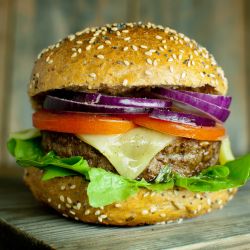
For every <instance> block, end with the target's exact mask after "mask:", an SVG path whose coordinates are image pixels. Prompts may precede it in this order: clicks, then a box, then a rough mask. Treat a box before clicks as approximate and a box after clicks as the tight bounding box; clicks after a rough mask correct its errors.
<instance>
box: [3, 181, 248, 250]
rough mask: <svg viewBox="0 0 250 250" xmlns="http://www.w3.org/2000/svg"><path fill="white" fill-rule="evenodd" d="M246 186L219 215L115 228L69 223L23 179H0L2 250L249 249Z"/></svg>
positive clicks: (215, 213)
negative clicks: (37, 197) (35, 195)
mask: <svg viewBox="0 0 250 250" xmlns="http://www.w3.org/2000/svg"><path fill="white" fill-rule="evenodd" d="M249 191H250V183H249V184H248V185H247V186H245V187H244V188H241V190H240V191H239V192H238V194H237V196H236V198H234V199H233V200H232V201H231V202H230V203H229V204H228V205H227V206H226V207H225V208H224V209H223V210H219V211H216V212H214V213H210V214H208V215H205V216H202V217H199V218H195V219H189V220H184V221H183V222H182V223H181V224H177V223H172V224H166V225H154V226H142V227H134V228H118V227H106V226H96V225H88V224H83V223H80V222H76V221H71V220H67V219H65V218H63V217H61V216H59V215H58V214H57V213H55V212H54V211H53V210H52V209H50V208H46V207H44V206H41V205H40V204H39V203H37V202H36V201H35V200H34V199H33V197H32V195H31V194H30V192H29V191H28V190H27V188H26V187H25V186H24V184H23V183H22V181H21V178H19V179H17V178H7V177H4V178H3V177H0V249H51V248H52V249H120V250H123V249H133V250H134V249H226V248H227V249H237V250H238V249H250V199H249Z"/></svg>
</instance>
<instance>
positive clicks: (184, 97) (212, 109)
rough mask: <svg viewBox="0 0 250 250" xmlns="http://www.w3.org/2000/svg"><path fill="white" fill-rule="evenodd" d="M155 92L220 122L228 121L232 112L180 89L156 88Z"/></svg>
mask: <svg viewBox="0 0 250 250" xmlns="http://www.w3.org/2000/svg"><path fill="white" fill-rule="evenodd" d="M153 92H154V93H155V95H157V96H158V97H161V98H168V99H170V100H174V101H176V102H180V103H182V104H186V105H188V106H191V107H193V108H195V109H197V110H199V111H201V112H202V113H205V114H207V115H208V116H210V117H212V118H213V119H216V120H217V121H220V122H224V121H226V119H227V118H228V116H229V114H230V111H229V110H228V109H225V108H223V107H220V106H217V105H215V104H213V103H210V102H207V101H204V100H202V99H199V98H197V97H194V96H191V95H188V94H186V93H184V92H181V91H178V90H173V89H166V88H155V89H154V90H153Z"/></svg>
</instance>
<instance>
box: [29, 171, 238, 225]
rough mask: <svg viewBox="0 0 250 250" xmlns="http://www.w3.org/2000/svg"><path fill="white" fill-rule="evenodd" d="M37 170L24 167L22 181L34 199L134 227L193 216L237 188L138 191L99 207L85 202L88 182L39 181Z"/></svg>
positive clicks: (79, 216)
mask: <svg viewBox="0 0 250 250" xmlns="http://www.w3.org/2000/svg"><path fill="white" fill-rule="evenodd" d="M41 177H42V173H41V171H40V170H39V169H37V168H33V167H30V168H28V169H26V173H25V177H24V179H25V182H26V184H27V185H28V186H29V188H30V189H31V191H32V193H33V195H34V196H35V197H36V199H37V200H39V201H41V202H42V203H44V204H46V205H48V206H50V207H52V208H54V209H55V210H57V211H58V212H59V213H60V214H62V215H63V216H65V217H69V218H72V219H75V220H80V221H83V222H88V223H98V224H105V225H118V226H136V225H144V224H155V223H165V222H171V221H175V220H177V221H178V222H181V220H182V219H183V218H191V217H196V216H199V215H202V214H206V213H209V212H211V211H212V210H214V209H218V208H223V206H224V205H225V204H226V203H227V202H228V201H229V200H231V199H232V198H233V196H234V194H235V193H236V191H237V189H229V190H223V191H219V192H211V193H207V192H206V193H193V192H190V191H188V190H184V189H181V190H177V189H174V190H166V191H163V192H159V193H157V192H152V191H149V190H147V189H140V191H139V192H138V193H137V194H136V195H134V196H132V197H130V198H128V199H127V200H126V201H123V202H120V203H115V204H112V205H108V206H105V207H101V208H93V207H91V206H90V205H89V203H88V198H87V192H86V189H87V185H88V183H87V182H86V181H85V180H84V179H83V178H82V177H80V176H74V177H63V178H54V179H51V180H49V181H42V180H41Z"/></svg>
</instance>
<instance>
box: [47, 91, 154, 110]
mask: <svg viewBox="0 0 250 250" xmlns="http://www.w3.org/2000/svg"><path fill="white" fill-rule="evenodd" d="M43 108H44V109H47V110H51V111H75V112H87V113H97V114H145V113H149V112H150V111H151V109H150V108H144V107H120V106H111V105H101V104H95V103H94V104H90V103H86V102H79V101H75V100H68V99H64V98H59V97H56V96H51V95H47V96H46V97H45V100H44V103H43Z"/></svg>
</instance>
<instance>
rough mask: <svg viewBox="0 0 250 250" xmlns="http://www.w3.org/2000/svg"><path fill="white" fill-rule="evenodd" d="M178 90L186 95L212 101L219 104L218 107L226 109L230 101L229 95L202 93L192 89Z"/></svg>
mask: <svg viewBox="0 0 250 250" xmlns="http://www.w3.org/2000/svg"><path fill="white" fill-rule="evenodd" d="M180 92H183V93H185V94H187V95H190V96H194V97H196V98H199V99H202V100H203V101H206V102H210V103H213V104H215V105H217V106H220V107H223V108H226V109H228V108H229V106H230V104H231V101H232V97H231V96H223V95H212V94H204V93H199V92H193V91H184V90H181V91H180Z"/></svg>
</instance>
